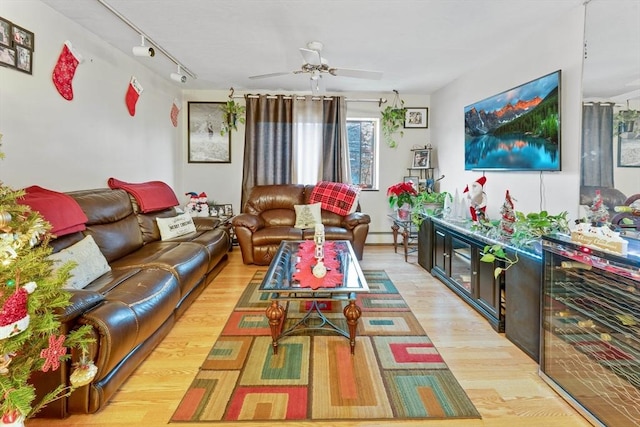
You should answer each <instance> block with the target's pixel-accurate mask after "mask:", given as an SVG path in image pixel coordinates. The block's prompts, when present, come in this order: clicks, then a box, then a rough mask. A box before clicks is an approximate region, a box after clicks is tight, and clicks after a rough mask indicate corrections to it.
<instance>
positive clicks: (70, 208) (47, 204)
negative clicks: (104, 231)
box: [18, 185, 88, 237]
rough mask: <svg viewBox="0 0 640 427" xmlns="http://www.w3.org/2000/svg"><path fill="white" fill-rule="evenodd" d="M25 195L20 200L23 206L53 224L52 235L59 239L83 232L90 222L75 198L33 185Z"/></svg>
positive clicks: (27, 189) (26, 189)
mask: <svg viewBox="0 0 640 427" xmlns="http://www.w3.org/2000/svg"><path fill="white" fill-rule="evenodd" d="M24 191H25V193H26V194H25V195H24V196H23V197H22V198H20V199H19V200H18V203H20V204H21V205H27V206H29V207H31V210H32V211H36V212H39V213H40V215H42V217H43V218H44V219H45V220H46V221H47V222H49V223H50V224H51V234H54V235H55V236H57V237H60V236H64V235H65V234H71V233H75V232H76V231H82V230H84V229H85V228H87V227H86V225H85V223H86V222H87V221H88V218H87V216H86V215H85V213H84V212H83V211H82V209H81V208H80V205H78V202H76V201H75V200H74V199H73V197H71V196H69V195H68V194H64V193H59V192H57V191H52V190H47V189H46V188H42V187H38V186H37V185H33V186H31V187H27V188H25V189H24Z"/></svg>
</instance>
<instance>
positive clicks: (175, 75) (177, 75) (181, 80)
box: [171, 65, 187, 83]
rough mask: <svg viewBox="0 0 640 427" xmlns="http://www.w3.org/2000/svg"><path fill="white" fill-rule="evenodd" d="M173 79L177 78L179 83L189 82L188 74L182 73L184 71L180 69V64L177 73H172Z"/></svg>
mask: <svg viewBox="0 0 640 427" xmlns="http://www.w3.org/2000/svg"><path fill="white" fill-rule="evenodd" d="M171 80H175V81H177V82H178V83H186V82H187V76H185V75H184V74H182V71H181V70H180V66H179V65H178V72H177V73H171Z"/></svg>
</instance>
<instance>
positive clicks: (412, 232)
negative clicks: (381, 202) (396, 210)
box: [387, 215, 418, 262]
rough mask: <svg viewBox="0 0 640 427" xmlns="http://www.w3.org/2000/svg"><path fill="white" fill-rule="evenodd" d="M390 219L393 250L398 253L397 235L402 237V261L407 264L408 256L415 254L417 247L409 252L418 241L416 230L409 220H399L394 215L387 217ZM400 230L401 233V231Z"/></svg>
mask: <svg viewBox="0 0 640 427" xmlns="http://www.w3.org/2000/svg"><path fill="white" fill-rule="evenodd" d="M387 216H388V217H389V218H391V221H392V222H393V224H391V231H392V232H393V250H394V251H395V253H398V234H401V235H402V246H403V247H404V261H405V262H407V260H408V257H409V254H410V253H412V252H415V251H416V250H417V247H415V248H412V249H411V250H409V246H410V245H411V246H413V245H414V244H415V243H417V240H418V230H417V227H416V226H415V224H414V223H413V221H412V220H411V219H400V218H398V217H397V216H396V215H387ZM401 230H402V231H401Z"/></svg>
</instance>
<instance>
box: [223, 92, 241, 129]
mask: <svg viewBox="0 0 640 427" xmlns="http://www.w3.org/2000/svg"><path fill="white" fill-rule="evenodd" d="M220 109H221V110H222V112H223V113H224V118H223V120H222V126H221V128H220V135H222V136H224V135H225V134H226V133H228V132H231V131H234V130H238V127H237V124H238V122H240V123H242V124H244V122H245V117H244V113H245V111H246V107H245V106H244V105H240V104H238V103H237V102H236V101H234V100H233V98H230V99H229V100H228V101H227V102H226V103H225V104H224V105H221V106H220Z"/></svg>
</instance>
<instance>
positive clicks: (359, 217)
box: [342, 212, 371, 230]
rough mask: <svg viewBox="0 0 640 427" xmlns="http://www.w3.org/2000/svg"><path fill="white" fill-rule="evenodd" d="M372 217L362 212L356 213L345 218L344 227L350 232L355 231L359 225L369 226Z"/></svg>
mask: <svg viewBox="0 0 640 427" xmlns="http://www.w3.org/2000/svg"><path fill="white" fill-rule="evenodd" d="M370 222H371V217H370V216H369V215H367V214H365V213H362V212H354V213H351V214H349V215H347V216H345V217H344V219H343V220H342V226H343V227H344V228H346V229H348V230H353V229H354V228H356V227H357V226H358V225H359V224H369V223H370Z"/></svg>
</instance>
